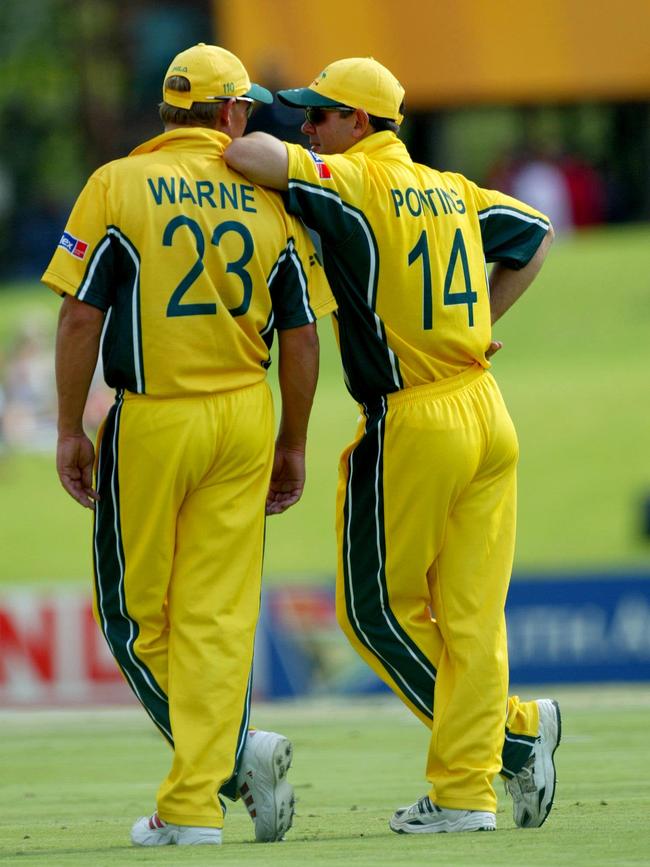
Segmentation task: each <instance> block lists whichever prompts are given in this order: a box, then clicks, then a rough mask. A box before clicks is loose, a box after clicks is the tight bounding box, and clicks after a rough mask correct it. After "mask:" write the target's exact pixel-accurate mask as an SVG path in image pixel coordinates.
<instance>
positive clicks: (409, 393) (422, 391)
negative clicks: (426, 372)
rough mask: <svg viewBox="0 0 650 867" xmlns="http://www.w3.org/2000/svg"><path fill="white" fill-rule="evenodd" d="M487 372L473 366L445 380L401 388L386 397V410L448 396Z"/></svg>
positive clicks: (478, 365)
mask: <svg viewBox="0 0 650 867" xmlns="http://www.w3.org/2000/svg"><path fill="white" fill-rule="evenodd" d="M486 373H487V370H486V369H485V368H484V367H481V365H480V364H473V365H472V366H471V367H468V368H467V370H464V371H463V372H462V373H457V374H456V375H455V376H448V377H446V378H445V379H439V380H438V381H437V382H426V383H425V384H424V385H414V386H412V387H411V388H403V389H401V390H400V391H393V392H392V393H391V394H388V395H386V400H387V403H388V408H389V409H391V408H392V407H395V406H402V405H404V404H408V403H416V402H419V401H421V400H431V399H435V398H437V397H442V395H444V394H450V393H452V392H455V391H460V390H461V389H463V388H466V387H467V386H468V385H471V383H473V382H476V380H477V379H480V378H481V377H482V376H483V375H484V374H486Z"/></svg>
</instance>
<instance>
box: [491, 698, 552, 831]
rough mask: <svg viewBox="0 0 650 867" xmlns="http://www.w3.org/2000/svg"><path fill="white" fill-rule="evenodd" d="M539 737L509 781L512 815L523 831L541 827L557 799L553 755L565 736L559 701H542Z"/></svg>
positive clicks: (506, 782)
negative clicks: (523, 763) (517, 771)
mask: <svg viewBox="0 0 650 867" xmlns="http://www.w3.org/2000/svg"><path fill="white" fill-rule="evenodd" d="M536 704H537V707H538V708H539V734H538V735H537V738H536V739H535V743H534V745H533V752H532V753H531V756H530V758H529V759H528V761H527V762H526V764H525V765H524V766H523V768H522V769H521V770H520V771H519V773H518V774H515V776H514V777H512V779H510V780H506V781H505V786H506V791H507V792H509V793H510V795H511V796H512V815H513V818H514V820H515V825H517V826H518V827H519V828H539V827H540V826H541V825H543V824H544V822H545V821H546V819H547V817H548V814H549V813H550V812H551V807H552V806H553V798H554V797H555V781H556V780H555V762H554V761H553V756H554V755H555V750H556V749H557V748H558V745H559V743H560V737H561V735H562V718H561V717H560V708H559V706H558V703H557V702H556V701H552V700H551V699H550V698H540V699H539V700H538V701H537V702H536Z"/></svg>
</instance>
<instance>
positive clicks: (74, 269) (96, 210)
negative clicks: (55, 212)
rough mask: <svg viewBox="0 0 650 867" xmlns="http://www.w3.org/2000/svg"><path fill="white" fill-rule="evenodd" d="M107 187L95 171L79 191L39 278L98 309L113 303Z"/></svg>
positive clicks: (112, 252)
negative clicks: (48, 261) (61, 232)
mask: <svg viewBox="0 0 650 867" xmlns="http://www.w3.org/2000/svg"><path fill="white" fill-rule="evenodd" d="M106 210H107V209H106V187H105V185H104V183H103V181H102V180H101V178H100V177H99V176H98V174H97V173H95V174H94V175H92V176H91V177H90V179H89V180H88V182H87V184H86V186H85V187H84V188H83V190H82V191H81V193H80V194H79V198H78V199H77V201H76V202H75V204H74V207H73V209H72V212H71V213H70V216H69V218H68V222H67V224H66V227H65V230H64V232H63V234H62V235H61V240H60V241H59V243H58V246H57V248H56V250H55V251H54V255H53V256H52V259H51V260H50V263H49V265H48V266H47V269H46V270H45V272H44V274H43V276H42V277H41V280H42V282H43V283H45V284H46V285H47V286H49V287H50V289H53V290H54V291H55V292H57V293H58V294H59V295H74V296H75V297H76V298H79V300H81V301H85V302H87V303H88V304H92V305H93V306H94V307H98V308H99V309H100V310H104V311H106V310H108V308H109V307H110V306H111V303H112V288H111V287H112V285H113V280H112V278H113V270H114V267H115V263H114V244H113V243H112V238H111V235H110V227H109V226H108V225H107V223H108V220H107V213H106Z"/></svg>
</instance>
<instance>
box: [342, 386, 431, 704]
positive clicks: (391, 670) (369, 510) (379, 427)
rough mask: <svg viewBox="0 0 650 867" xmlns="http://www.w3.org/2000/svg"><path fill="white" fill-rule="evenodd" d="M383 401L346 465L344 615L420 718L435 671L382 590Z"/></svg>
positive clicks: (369, 413) (428, 701) (368, 413)
mask: <svg viewBox="0 0 650 867" xmlns="http://www.w3.org/2000/svg"><path fill="white" fill-rule="evenodd" d="M385 416H386V399H385V398H383V399H382V400H381V403H380V405H379V407H378V408H377V409H376V410H373V411H369V410H366V417H367V420H366V430H365V433H364V436H363V438H362V439H361V441H360V442H359V443H358V444H357V445H356V446H355V448H354V451H353V452H352V453H351V455H350V457H349V462H348V473H349V475H348V486H347V492H346V497H345V503H344V520H345V531H344V540H343V574H344V580H345V602H346V610H347V617H348V620H349V622H350V624H351V626H352V628H353V629H354V631H355V634H356V635H357V638H358V639H359V641H360V642H361V643H362V644H363V645H364V646H365V647H366V648H367V649H368V650H369V651H370V652H371V653H372V654H373V656H375V658H376V659H377V661H378V662H379V664H380V665H381V666H382V668H383V669H384V671H385V672H386V673H387V674H388V675H390V677H391V678H392V680H393V681H394V682H395V683H396V684H397V685H398V686H399V688H400V689H401V690H402V691H403V692H404V694H405V695H406V696H407V697H408V699H409V700H410V701H411V702H412V703H413V704H414V705H415V706H416V707H417V708H418V709H419V710H420V711H421V712H422V713H424V714H426V716H428V717H430V718H432V717H433V690H434V685H435V678H436V671H435V669H434V667H433V665H432V664H431V662H430V661H429V660H428V659H427V658H426V656H425V655H424V654H423V653H422V651H421V650H420V648H419V647H418V646H417V644H415V642H414V641H413V640H412V639H411V637H410V636H409V635H408V633H407V632H405V630H404V629H403V628H402V627H401V625H400V623H399V622H398V620H397V618H396V617H395V615H394V614H393V612H392V611H391V609H390V600H389V597H388V589H387V586H386V565H385V564H386V540H385V535H384V490H383V450H384V430H385Z"/></svg>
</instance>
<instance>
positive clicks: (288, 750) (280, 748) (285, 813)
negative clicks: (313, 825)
mask: <svg viewBox="0 0 650 867" xmlns="http://www.w3.org/2000/svg"><path fill="white" fill-rule="evenodd" d="M292 761H293V744H292V743H291V741H290V740H288V739H287V738H281V739H280V740H279V741H278V743H277V744H276V745H275V747H274V748H273V753H272V756H271V764H272V767H273V806H274V810H275V828H274V832H273V833H268V834H265V833H264V829H261V831H260V833H259V836H258V824H257V822H256V823H255V839H256V840H257V842H258V843H276V842H279V841H280V840H282V839H283V837H284V835H285V834H286V833H287V831H288V830H289V829H290V828H291V825H292V824H293V816H294V813H295V797H294V793H293V786H292V785H291V783H289V782H288V781H287V779H286V776H287V774H288V772H289V768H290V767H291V762H292Z"/></svg>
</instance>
